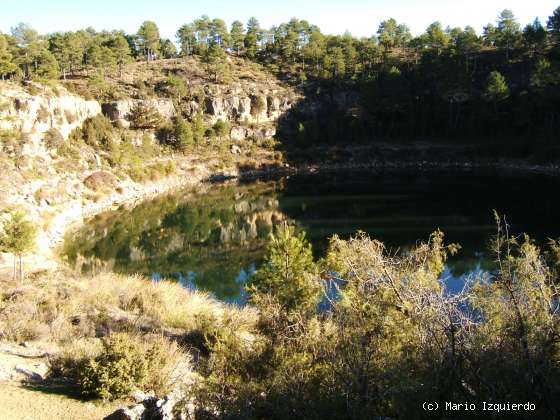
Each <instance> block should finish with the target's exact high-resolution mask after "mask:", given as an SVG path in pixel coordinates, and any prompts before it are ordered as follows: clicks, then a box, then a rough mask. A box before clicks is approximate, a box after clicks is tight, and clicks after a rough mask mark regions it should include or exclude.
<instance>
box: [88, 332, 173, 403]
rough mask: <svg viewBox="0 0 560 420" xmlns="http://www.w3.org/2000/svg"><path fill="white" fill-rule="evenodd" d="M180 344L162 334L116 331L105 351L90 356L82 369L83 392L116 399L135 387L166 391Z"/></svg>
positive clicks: (105, 343)
mask: <svg viewBox="0 0 560 420" xmlns="http://www.w3.org/2000/svg"><path fill="white" fill-rule="evenodd" d="M177 352H178V351H177V347H176V346H174V345H172V344H170V343H169V342H168V341H166V340H165V339H163V338H162V337H147V336H146V337H135V336H131V335H128V334H125V333H113V334H111V335H110V336H109V337H107V338H106V339H105V340H104V341H103V351H102V352H101V354H100V355H99V356H97V357H95V358H93V359H89V360H88V361H87V362H86V363H85V364H84V366H83V367H82V369H81V370H80V372H79V378H78V383H79V385H80V388H81V391H82V394H84V395H86V396H95V397H101V398H103V399H116V398H120V397H124V396H126V395H129V394H130V393H131V392H132V391H134V390H135V389H150V390H154V391H155V392H156V393H157V394H158V395H162V393H163V392H165V390H166V389H167V386H168V385H169V375H170V373H171V369H172V368H173V367H174V364H175V363H176V358H177Z"/></svg>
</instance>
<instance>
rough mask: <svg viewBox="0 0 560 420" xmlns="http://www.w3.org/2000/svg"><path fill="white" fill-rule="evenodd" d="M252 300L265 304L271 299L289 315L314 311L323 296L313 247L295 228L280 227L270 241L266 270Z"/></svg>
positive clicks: (258, 277) (257, 281)
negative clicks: (298, 311)
mask: <svg viewBox="0 0 560 420" xmlns="http://www.w3.org/2000/svg"><path fill="white" fill-rule="evenodd" d="M248 290H249V292H250V293H251V300H252V301H253V302H254V303H256V304H257V305H260V304H262V302H263V299H264V296H266V295H271V296H272V297H274V298H275V299H277V300H278V302H279V303H280V304H281V305H282V306H283V307H284V308H285V309H286V310H288V311H290V310H296V309H297V310H303V311H313V310H314V309H315V307H316V305H317V303H318V302H319V299H320V296H321V287H320V284H319V281H318V279H317V268H316V266H315V264H314V262H313V253H312V251H311V244H309V243H308V242H307V240H306V239H305V233H303V232H302V233H300V234H296V233H295V231H294V227H293V226H289V225H284V226H281V227H278V228H277V230H276V234H275V235H273V236H272V237H271V240H270V243H269V245H268V254H267V257H266V259H265V261H264V263H263V266H262V267H261V268H260V269H259V270H258V272H257V274H256V275H255V276H254V278H253V279H252V281H251V283H250V286H249V289H248Z"/></svg>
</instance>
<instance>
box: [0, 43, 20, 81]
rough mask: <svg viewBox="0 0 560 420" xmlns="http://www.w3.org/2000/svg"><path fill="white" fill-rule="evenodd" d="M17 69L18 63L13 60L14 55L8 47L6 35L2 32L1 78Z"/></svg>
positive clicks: (0, 50) (0, 49)
mask: <svg viewBox="0 0 560 420" xmlns="http://www.w3.org/2000/svg"><path fill="white" fill-rule="evenodd" d="M16 70H17V66H16V64H15V63H14V62H13V57H12V54H11V52H10V50H9V49H8V41H6V37H5V36H4V35H3V34H2V33H0V78H1V79H2V80H4V79H5V78H6V76H9V75H11V74H13V73H15V71H16Z"/></svg>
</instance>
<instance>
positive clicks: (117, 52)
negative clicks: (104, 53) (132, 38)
mask: <svg viewBox="0 0 560 420" xmlns="http://www.w3.org/2000/svg"><path fill="white" fill-rule="evenodd" d="M111 50H112V52H113V55H114V57H115V60H116V63H117V66H118V67H119V74H120V75H121V76H122V73H123V69H124V66H125V65H126V64H128V63H130V62H131V61H132V57H131V50H130V44H129V43H128V41H127V40H126V38H125V37H124V35H123V34H121V33H118V34H116V35H115V37H114V38H113V39H112V40H111Z"/></svg>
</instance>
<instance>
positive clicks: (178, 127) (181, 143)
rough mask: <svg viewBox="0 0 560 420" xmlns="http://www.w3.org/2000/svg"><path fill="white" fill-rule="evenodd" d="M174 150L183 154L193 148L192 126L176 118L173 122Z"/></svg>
mask: <svg viewBox="0 0 560 420" xmlns="http://www.w3.org/2000/svg"><path fill="white" fill-rule="evenodd" d="M174 146H175V148H176V149H177V150H179V151H181V152H185V151H187V150H189V149H191V148H192V147H193V146H194V136H193V130H192V126H191V124H190V123H189V122H188V121H185V120H184V119H183V118H181V117H178V118H177V121H176V122H175V144H174Z"/></svg>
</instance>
